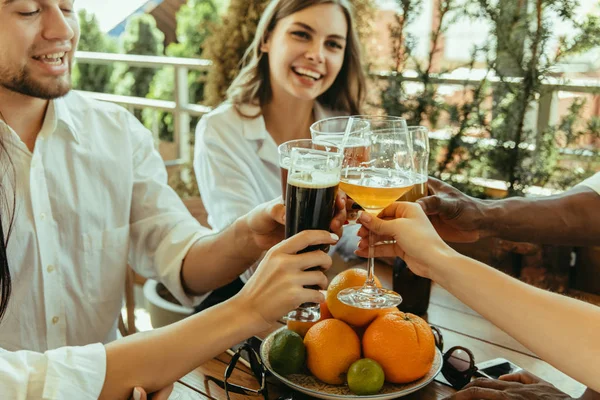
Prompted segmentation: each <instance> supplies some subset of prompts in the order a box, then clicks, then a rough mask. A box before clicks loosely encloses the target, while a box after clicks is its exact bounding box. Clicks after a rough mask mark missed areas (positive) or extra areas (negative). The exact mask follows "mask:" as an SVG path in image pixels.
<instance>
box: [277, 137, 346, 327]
mask: <svg viewBox="0 0 600 400" xmlns="http://www.w3.org/2000/svg"><path fill="white" fill-rule="evenodd" d="M290 158H291V159H290V166H289V173H288V178H287V191H286V199H285V204H286V207H285V209H286V213H285V237H286V238H289V237H292V236H294V235H295V234H297V233H299V232H302V231H304V230H313V229H317V230H325V231H328V230H329V226H330V225H331V221H332V220H333V217H334V215H335V198H336V196H337V191H338V186H339V183H340V171H341V169H342V159H343V156H342V153H341V152H331V151H325V150H316V149H303V148H293V149H292V151H291V157H290ZM315 250H321V251H324V252H327V251H328V250H329V246H328V245H316V246H309V247H307V248H306V249H304V250H302V251H301V253H306V252H310V251H315ZM310 289H316V290H318V289H319V287H310ZM320 317H321V313H320V309H319V304H317V303H304V304H302V305H300V307H299V308H297V309H296V310H294V311H292V312H290V313H289V314H288V316H287V318H288V319H291V320H295V321H308V322H312V321H318V320H319V318H320Z"/></svg>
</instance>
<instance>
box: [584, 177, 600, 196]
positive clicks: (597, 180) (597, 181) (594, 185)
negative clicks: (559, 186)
mask: <svg viewBox="0 0 600 400" xmlns="http://www.w3.org/2000/svg"><path fill="white" fill-rule="evenodd" d="M580 185H584V186H587V187H589V188H590V189H592V190H594V191H595V192H596V193H598V194H600V172H596V173H595V174H594V175H592V176H590V177H589V178H587V179H586V180H585V181H583V182H581V183H580Z"/></svg>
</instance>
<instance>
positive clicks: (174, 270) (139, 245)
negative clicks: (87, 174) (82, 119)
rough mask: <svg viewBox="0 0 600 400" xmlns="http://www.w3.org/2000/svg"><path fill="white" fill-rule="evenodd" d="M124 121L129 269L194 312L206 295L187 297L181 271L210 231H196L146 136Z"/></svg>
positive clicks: (196, 224) (198, 227)
mask: <svg viewBox="0 0 600 400" xmlns="http://www.w3.org/2000/svg"><path fill="white" fill-rule="evenodd" d="M128 118H129V131H130V133H131V134H132V135H133V140H134V142H135V143H134V154H133V174H134V178H133V179H134V182H133V196H132V204H131V221H130V239H131V245H130V252H129V258H130V262H131V265H132V267H133V268H134V269H135V270H136V271H137V272H138V273H140V274H141V275H143V276H146V277H153V278H156V279H157V280H159V281H160V282H162V283H163V284H164V285H165V286H166V287H167V288H168V289H169V291H170V292H171V294H173V296H175V298H176V299H177V300H179V301H180V302H181V304H183V305H184V306H187V307H193V306H195V305H197V304H200V302H201V301H202V300H203V299H205V298H206V296H208V295H209V294H210V293H205V294H203V295H202V296H188V295H187V293H186V292H185V290H184V288H183V284H182V282H181V268H182V266H183V260H184V258H185V257H186V255H187V253H188V251H189V249H190V248H191V247H192V245H193V244H194V243H195V242H196V241H198V239H200V238H201V237H203V236H206V235H209V234H211V233H212V230H210V229H208V228H206V227H203V226H202V225H200V223H199V222H198V221H197V220H196V219H195V218H194V217H193V216H192V215H191V214H190V212H189V211H188V209H187V208H186V207H185V205H184V204H183V202H182V201H181V199H180V198H179V196H178V195H177V193H176V192H175V191H174V190H173V189H172V188H171V187H170V186H169V185H168V184H167V171H166V168H165V165H164V161H163V159H162V158H161V156H160V154H159V153H158V151H156V149H154V145H153V141H152V135H151V133H150V132H149V131H148V130H147V129H146V128H144V127H143V126H142V124H141V123H139V121H138V120H137V119H135V117H133V115H129V116H128Z"/></svg>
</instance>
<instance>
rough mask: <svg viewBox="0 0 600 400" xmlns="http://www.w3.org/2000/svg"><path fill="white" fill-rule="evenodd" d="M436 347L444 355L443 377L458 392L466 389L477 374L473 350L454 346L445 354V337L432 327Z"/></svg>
mask: <svg viewBox="0 0 600 400" xmlns="http://www.w3.org/2000/svg"><path fill="white" fill-rule="evenodd" d="M430 327H431V330H432V332H433V337H434V338H435V345H436V347H437V348H438V349H440V351H441V352H442V354H443V364H442V375H443V376H444V378H446V380H447V381H448V383H449V384H450V385H452V387H453V388H454V389H456V390H460V389H462V388H463V387H465V386H466V385H467V384H468V383H469V382H470V381H471V378H473V376H474V375H475V373H476V372H477V367H476V366H475V357H474V356H473V353H472V352H471V350H469V349H467V348H466V347H462V346H454V347H452V348H450V349H448V351H447V352H445V353H444V337H443V336H442V332H440V330H439V329H438V328H436V327H435V326H432V325H430Z"/></svg>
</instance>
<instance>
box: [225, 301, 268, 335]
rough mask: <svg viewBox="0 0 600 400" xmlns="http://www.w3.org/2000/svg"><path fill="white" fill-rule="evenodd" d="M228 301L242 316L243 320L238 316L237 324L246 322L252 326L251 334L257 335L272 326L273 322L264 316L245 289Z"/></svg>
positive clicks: (237, 313)
mask: <svg viewBox="0 0 600 400" xmlns="http://www.w3.org/2000/svg"><path fill="white" fill-rule="evenodd" d="M227 303H229V304H230V305H231V307H232V309H234V310H236V315H240V316H242V317H241V318H242V320H241V321H240V320H239V319H237V317H236V325H239V324H240V323H244V324H245V325H246V326H248V327H250V328H251V333H250V335H255V334H257V333H260V332H263V331H266V330H268V329H270V328H271V327H272V325H273V324H272V323H271V322H269V321H267V320H266V319H265V318H264V316H263V315H262V314H261V313H260V312H259V311H258V308H257V307H256V306H255V305H254V303H253V302H252V299H251V298H248V296H246V295H245V293H244V291H243V290H242V291H241V292H240V293H238V294H236V295H235V296H233V297H232V298H231V299H229V300H227Z"/></svg>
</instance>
